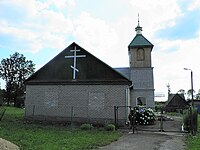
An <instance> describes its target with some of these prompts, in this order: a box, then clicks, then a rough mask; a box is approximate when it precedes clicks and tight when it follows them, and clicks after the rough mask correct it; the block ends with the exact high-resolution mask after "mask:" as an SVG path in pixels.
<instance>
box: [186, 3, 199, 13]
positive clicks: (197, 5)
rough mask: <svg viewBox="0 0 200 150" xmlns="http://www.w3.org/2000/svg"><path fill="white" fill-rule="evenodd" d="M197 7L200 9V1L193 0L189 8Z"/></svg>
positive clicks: (191, 9)
mask: <svg viewBox="0 0 200 150" xmlns="http://www.w3.org/2000/svg"><path fill="white" fill-rule="evenodd" d="M195 9H200V1H199V0H193V1H192V2H191V4H190V5H189V7H188V10H190V11H193V10H195Z"/></svg>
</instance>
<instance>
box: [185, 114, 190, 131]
mask: <svg viewBox="0 0 200 150" xmlns="http://www.w3.org/2000/svg"><path fill="white" fill-rule="evenodd" d="M190 117H191V115H189V113H187V114H185V115H184V116H183V123H184V130H186V131H189V128H190Z"/></svg>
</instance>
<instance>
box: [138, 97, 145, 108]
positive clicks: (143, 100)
mask: <svg viewBox="0 0 200 150" xmlns="http://www.w3.org/2000/svg"><path fill="white" fill-rule="evenodd" d="M136 104H137V106H146V98H145V97H138V98H137V102H136Z"/></svg>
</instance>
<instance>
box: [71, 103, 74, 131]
mask: <svg viewBox="0 0 200 150" xmlns="http://www.w3.org/2000/svg"><path fill="white" fill-rule="evenodd" d="M73 116H74V107H73V106H71V128H72V125H73Z"/></svg>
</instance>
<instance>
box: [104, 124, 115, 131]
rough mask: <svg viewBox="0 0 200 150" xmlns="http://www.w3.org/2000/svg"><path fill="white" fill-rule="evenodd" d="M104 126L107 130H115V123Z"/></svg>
mask: <svg viewBox="0 0 200 150" xmlns="http://www.w3.org/2000/svg"><path fill="white" fill-rule="evenodd" d="M104 128H105V130H106V131H115V125H113V124H107V125H105V127H104Z"/></svg>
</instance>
